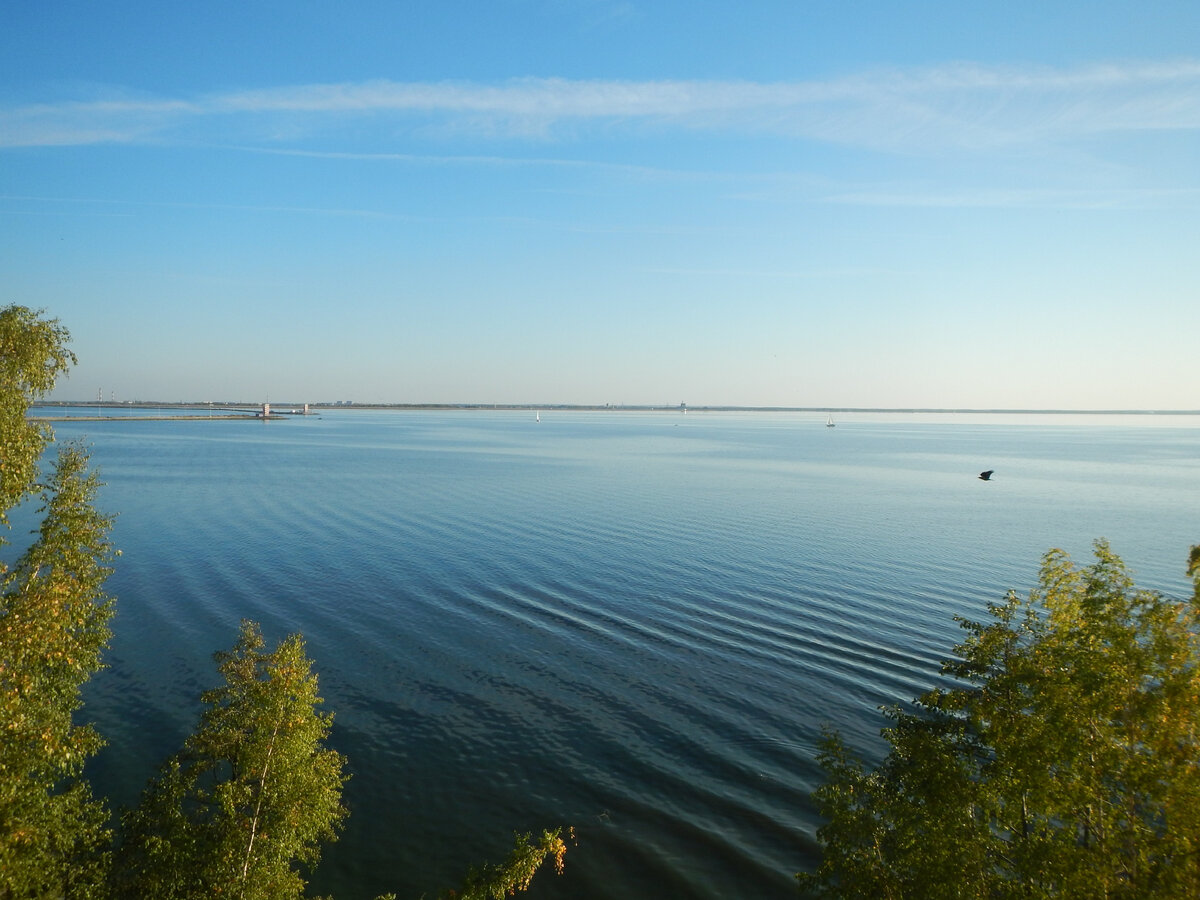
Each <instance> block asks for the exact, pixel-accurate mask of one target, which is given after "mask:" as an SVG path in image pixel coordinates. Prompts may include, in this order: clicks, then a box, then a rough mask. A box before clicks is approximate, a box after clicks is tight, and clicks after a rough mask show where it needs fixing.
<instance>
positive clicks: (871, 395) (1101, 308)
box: [0, 0, 1200, 409]
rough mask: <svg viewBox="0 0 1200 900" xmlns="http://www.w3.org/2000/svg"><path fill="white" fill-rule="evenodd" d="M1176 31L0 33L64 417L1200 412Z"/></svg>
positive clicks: (1182, 71) (545, 28) (752, 19)
mask: <svg viewBox="0 0 1200 900" xmlns="http://www.w3.org/2000/svg"><path fill="white" fill-rule="evenodd" d="M1198 248H1200V4H1197V3H1194V2H1190V0H1189V2H1163V3H1155V2H1142V3H1124V2H1087V3H1084V2H1078V3H1076V2H1060V3H1046V2H1038V3H1028V2H1020V0H1018V2H1006V3H981V4H971V3H961V2H955V3H950V2H945V3H943V2H911V3H897V2H884V0H877V2H854V0H842V2H800V0H791V2H778V3H776V2H759V3H734V2H695V0H693V2H688V3H676V2H660V3H639V2H607V0H491V2H476V3H462V2H456V0H443V2H439V3H415V2H407V3H401V2H366V3H333V2H302V0H291V2H288V3H274V2H270V3H253V2H245V0H243V2H239V3H227V2H206V3H201V4H190V5H188V6H187V7H186V8H183V7H182V6H181V5H178V4H166V3H157V2H156V3H151V2H119V0H118V2H109V3H104V4H97V3H94V2H56V3H41V4H32V3H29V4H17V3H10V4H5V6H4V9H3V11H0V303H21V304H24V305H27V306H32V307H42V308H45V309H46V310H47V311H48V312H49V313H50V314H52V315H54V316H57V317H59V318H60V319H61V320H62V321H63V323H64V324H65V325H67V327H68V328H69V329H70V330H71V332H72V334H73V337H74V343H73V348H74V350H75V352H76V354H77V355H78V357H79V365H78V366H77V367H76V369H75V370H74V371H73V373H72V375H71V377H70V378H69V380H67V381H66V382H64V383H63V385H62V386H61V387H60V388H59V389H58V390H57V391H56V394H55V396H57V397H59V398H62V399H73V398H80V399H87V398H95V396H96V393H97V391H98V390H102V391H103V392H104V396H105V398H106V399H107V398H109V397H110V396H115V397H116V399H118V400H122V399H161V400H209V399H214V400H221V399H237V400H258V399H262V398H266V397H270V398H273V399H278V400H288V401H305V400H307V401H314V402H315V401H326V400H338V399H350V400H356V401H360V402H485V403H487V402H500V403H630V404H633V403H638V404H640V403H671V404H676V403H680V402H687V403H688V404H690V405H693V406H702V405H726V404H730V405H767V406H835V407H846V406H849V407H855V406H860V407H861V406H870V407H914V406H916V407H956V408H958V407H975V408H996V407H1000V408H1028V407H1042V408H1081V409H1086V408H1159V409H1164V408H1185V409H1195V408H1200V399H1198V398H1200V393H1198V392H1197V388H1196V385H1197V384H1200V377H1198V376H1200V365H1198V363H1197V358H1198V354H1197V352H1196V349H1195V348H1196V346H1197V339H1198V336H1200V249H1198Z"/></svg>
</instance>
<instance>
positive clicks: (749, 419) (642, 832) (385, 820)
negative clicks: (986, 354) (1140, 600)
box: [56, 411, 1200, 898]
mask: <svg viewBox="0 0 1200 900" xmlns="http://www.w3.org/2000/svg"><path fill="white" fill-rule="evenodd" d="M56 428H57V431H58V434H59V437H60V438H69V437H72V436H77V435H86V436H87V439H88V440H89V442H90V443H91V444H92V448H93V455H94V459H95V461H96V462H97V463H98V464H99V466H100V467H101V469H102V475H103V478H104V480H105V481H106V482H107V486H106V487H105V488H104V489H103V492H102V502H103V504H104V506H105V508H106V509H109V510H113V511H116V512H119V513H120V516H119V519H118V522H117V525H116V529H115V541H116V543H117V545H118V546H119V547H121V548H122V550H123V551H124V556H123V557H122V559H121V560H120V561H119V563H118V568H117V573H116V574H115V575H114V576H113V578H112V579H111V581H110V585H109V586H110V588H111V590H112V592H113V593H115V594H116V595H117V596H118V598H119V599H118V609H119V612H118V617H117V619H116V621H115V630H116V638H115V640H114V642H113V648H112V651H111V653H110V654H109V662H110V663H111V668H110V669H108V670H106V671H105V672H104V673H102V674H101V675H100V676H98V677H97V678H96V679H95V681H94V683H93V684H92V686H91V687H90V688H89V696H88V707H87V710H88V712H89V713H90V715H91V716H92V717H93V718H94V719H95V720H96V721H97V724H98V726H99V728H100V730H101V731H102V732H103V733H104V734H105V735H106V736H107V737H108V739H109V747H108V749H106V750H105V751H104V752H103V754H102V755H101V757H100V758H99V759H98V760H97V762H96V764H95V765H94V766H93V771H94V775H95V777H96V779H97V785H98V788H99V790H100V791H101V792H103V793H107V794H109V795H110V796H112V797H114V798H116V799H117V800H118V802H123V803H132V802H134V801H135V800H136V797H137V794H138V792H139V790H140V789H141V787H142V786H143V784H144V782H145V779H146V778H147V777H148V776H149V775H150V774H151V772H152V771H153V769H154V767H155V766H156V765H157V763H158V762H160V761H161V760H162V758H163V757H165V755H166V754H167V753H169V752H171V751H172V750H174V749H175V748H176V747H177V745H178V743H179V741H181V740H182V737H183V736H184V735H185V734H186V733H187V732H188V731H189V730H190V728H191V726H192V723H193V721H194V718H195V716H196V713H197V710H198V706H197V702H198V701H197V695H198V693H199V691H200V690H202V689H204V688H205V687H208V686H210V685H211V684H212V683H213V681H214V678H215V670H214V667H213V665H212V663H211V661H210V655H211V653H212V651H214V650H216V649H218V648H222V647H227V646H229V645H230V644H232V642H233V640H234V639H235V637H236V630H237V622H238V620H239V619H241V618H242V617H250V618H254V619H257V620H258V621H260V622H261V623H262V624H263V627H264V631H265V632H266V634H267V635H268V636H269V637H270V636H275V637H279V636H282V635H283V634H285V633H287V632H291V631H301V632H303V633H304V635H305V636H306V638H307V642H308V651H309V654H310V655H311V656H312V657H313V658H314V660H315V661H316V667H317V670H318V671H319V672H320V677H321V689H322V694H323V695H324V697H325V698H326V701H327V707H328V708H329V709H330V710H332V711H333V712H334V713H335V726H334V732H333V741H334V743H335V745H336V747H337V749H339V750H341V751H342V752H344V753H346V754H347V755H348V757H349V759H350V768H351V771H352V773H353V778H352V780H351V782H350V783H349V785H348V787H347V790H346V794H345V798H346V802H347V804H348V805H349V806H350V808H351V817H350V819H349V820H348V825H347V829H346V831H345V834H344V836H343V838H342V840H341V841H340V842H339V843H338V844H337V845H335V846H333V847H331V848H329V849H328V850H327V851H326V854H325V860H324V862H323V863H322V866H321V868H320V870H319V872H318V875H317V878H316V879H315V881H314V885H313V886H314V889H315V890H318V891H322V892H332V893H335V894H336V895H337V896H338V897H340V898H356V897H362V898H367V897H373V896H375V895H376V894H378V893H381V892H383V891H388V890H391V891H396V893H397V894H398V895H399V896H401V897H417V896H419V895H420V894H421V893H422V892H433V891H435V890H436V889H437V888H439V887H441V886H443V885H446V884H449V883H452V882H454V881H455V880H456V878H457V877H458V875H459V874H460V873H461V872H462V871H463V870H464V869H465V868H466V866H467V865H468V864H469V863H471V862H478V861H480V860H482V859H486V858H493V859H495V858H498V857H499V856H500V855H501V854H502V853H504V852H505V850H506V849H507V847H508V846H509V845H510V842H511V834H512V832H513V831H514V830H519V831H526V830H533V829H537V828H540V827H542V826H549V825H555V824H573V825H575V826H576V829H577V832H578V834H579V847H578V848H577V849H575V850H573V851H572V852H571V853H570V854H569V855H568V865H567V875H565V876H564V877H563V878H562V879H555V878H550V877H546V878H543V879H542V880H541V881H540V882H538V883H536V884H535V895H536V896H545V897H550V896H560V897H562V896H569V897H573V898H589V897H597V898H598V897H635V896H637V897H652V896H689V897H730V896H762V897H771V896H776V897H789V896H792V895H793V893H794V889H793V883H792V880H791V873H792V872H794V871H796V870H797V869H800V868H803V867H805V866H806V865H809V864H811V862H812V858H813V847H814V845H813V831H814V829H815V827H816V822H815V820H814V817H813V811H812V808H811V806H810V805H809V803H808V800H807V793H808V791H809V790H811V789H812V787H814V785H815V783H816V779H817V778H818V777H819V772H818V771H817V770H816V769H815V766H814V764H813V762H812V756H813V753H814V744H815V741H816V739H817V736H818V734H819V729H820V726H821V724H822V723H831V724H833V725H835V726H836V727H838V728H840V729H842V730H843V732H844V733H845V734H846V735H847V736H848V737H849V739H850V740H851V741H852V742H854V743H856V744H858V745H859V746H863V747H866V748H868V749H871V750H874V749H877V748H878V742H877V736H876V733H877V729H878V727H879V724H880V720H879V717H878V714H877V712H876V709H877V707H878V706H879V705H880V704H883V703H889V702H893V701H901V700H905V699H908V698H910V697H912V696H914V695H915V694H917V693H918V692H920V691H921V690H923V689H924V688H925V687H927V686H928V685H929V684H930V683H931V682H932V680H933V678H934V677H935V674H936V671H937V665H938V661H939V660H940V659H941V658H942V657H944V656H945V655H946V654H947V653H948V652H949V651H950V648H951V647H952V646H953V644H954V643H955V642H956V641H957V640H958V637H959V634H958V629H957V627H956V626H955V625H954V623H953V621H952V616H953V615H954V614H956V613H962V614H967V615H971V616H979V615H981V614H982V611H983V609H984V605H985V604H986V602H987V601H988V600H992V599H998V598H999V597H1001V596H1003V594H1004V593H1005V591H1007V590H1008V589H1009V588H1017V589H1019V590H1022V591H1024V590H1026V589H1028V587H1029V586H1030V585H1031V584H1032V582H1033V579H1034V578H1035V575H1036V570H1037V565H1038V561H1039V558H1040V556H1041V554H1042V553H1043V552H1044V551H1045V550H1046V549H1048V548H1049V547H1051V546H1062V547H1064V548H1065V549H1067V550H1068V551H1069V552H1071V553H1073V554H1074V555H1075V556H1076V557H1077V558H1079V559H1081V560H1084V559H1085V558H1086V556H1087V554H1088V553H1089V549H1090V544H1091V541H1092V539H1093V538H1096V537H1100V536H1104V537H1107V538H1109V539H1110V540H1111V542H1112V544H1113V546H1114V548H1115V549H1116V550H1117V552H1118V553H1120V554H1122V555H1123V556H1124V557H1125V558H1126V560H1127V561H1128V562H1129V563H1130V564H1131V565H1132V566H1133V567H1134V568H1135V570H1136V573H1137V575H1138V576H1139V580H1140V582H1141V583H1143V584H1146V585H1148V586H1151V587H1156V588H1159V589H1163V590H1167V591H1170V592H1173V593H1182V592H1183V590H1184V588H1185V580H1184V576H1183V568H1184V566H1183V562H1184V559H1185V557H1186V551H1187V547H1188V546H1189V545H1190V544H1191V543H1194V542H1196V541H1200V534H1197V533H1196V522H1195V518H1194V511H1195V510H1196V509H1200V454H1198V453H1197V452H1196V450H1197V438H1200V429H1197V428H1196V427H1195V423H1194V422H1192V421H1191V420H1189V419H1181V420H1179V421H1177V422H1173V423H1171V424H1170V425H1168V426H1163V425H1161V424H1159V423H1155V427H1150V426H1148V425H1146V424H1145V423H1144V422H1141V421H1132V422H1130V421H1125V420H1119V421H1118V420H1114V419H1109V420H1105V421H1103V422H1100V423H1092V422H1082V421H1080V420H1072V419H1064V420H1060V419H1045V418H1043V419H1037V418H1036V417H1035V418H1034V420H1033V421H1032V422H1030V421H1025V420H1021V421H1008V420H1003V419H998V418H993V419H986V418H985V419H984V420H982V421H976V420H975V419H974V418H967V419H963V418H956V417H940V418H938V417H904V416H891V417H888V416H877V417H874V418H868V417H860V418H859V419H856V418H855V417H853V416H845V415H844V416H841V417H839V419H838V427H837V428H836V429H827V428H825V427H824V417H823V416H819V415H816V414H808V415H804V414H782V413H780V414H736V413H722V414H715V413H714V414H704V413H696V412H692V413H689V414H688V415H687V416H686V417H684V416H681V415H678V414H665V413H653V414H651V413H644V414H634V413H582V412H573V413H546V414H543V415H542V416H541V421H540V422H535V420H534V417H533V415H532V414H529V415H526V414H524V413H520V412H504V413H501V412H497V413H490V412H478V411H472V412H420V413H415V412H340V411H339V412H337V413H332V414H326V415H323V416H321V417H313V418H308V419H290V420H287V421H281V422H269V423H264V422H249V421H248V422H226V421H213V422H207V423H185V424H180V423H171V422H148V421H147V422H106V423H96V422H91V423H87V422H80V423H73V422H71V423H62V424H59V425H57V426H56ZM985 468H993V469H995V470H996V475H995V480H994V481H993V482H991V483H982V482H980V481H979V480H978V479H977V478H976V477H975V476H976V475H977V474H978V472H979V471H980V470H982V469H985Z"/></svg>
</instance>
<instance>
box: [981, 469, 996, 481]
mask: <svg viewBox="0 0 1200 900" xmlns="http://www.w3.org/2000/svg"><path fill="white" fill-rule="evenodd" d="M995 471H996V470H995V469H988V470H987V471H986V472H980V473H979V480H980V481H991V480H992V473H993V472H995Z"/></svg>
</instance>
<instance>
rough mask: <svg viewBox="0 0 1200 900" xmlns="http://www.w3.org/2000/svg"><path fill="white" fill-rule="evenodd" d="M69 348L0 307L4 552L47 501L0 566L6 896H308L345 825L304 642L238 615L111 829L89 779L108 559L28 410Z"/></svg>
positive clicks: (334, 757) (497, 876)
mask: <svg viewBox="0 0 1200 900" xmlns="http://www.w3.org/2000/svg"><path fill="white" fill-rule="evenodd" d="M68 340H69V335H68V333H67V330H66V329H65V328H64V327H63V326H62V325H60V324H59V322H58V321H57V320H55V319H47V318H46V317H45V316H44V315H43V314H42V313H41V312H38V311H34V310H30V309H27V308H25V307H22V306H8V307H4V308H0V525H2V526H3V530H2V531H0V549H2V548H3V547H5V546H11V543H10V541H9V540H8V539H7V537H6V536H5V534H4V533H3V532H5V531H7V530H8V529H9V528H10V527H11V526H10V523H9V513H10V511H11V510H13V509H14V508H15V507H16V506H18V505H19V504H21V503H24V502H27V501H29V502H32V501H34V500H35V498H36V499H37V500H40V504H41V507H40V513H41V518H40V525H39V529H38V531H37V533H36V537H35V538H34V540H33V542H32V544H31V545H30V546H29V548H28V549H27V550H26V551H25V552H24V553H22V554H20V556H19V558H17V559H15V560H12V561H11V563H10V562H8V561H4V560H0V900H17V898H67V900H75V898H80V900H92V898H95V900H105V898H109V897H120V898H124V897H136V898H141V900H192V898H196V900H199V898H205V900H207V898H211V897H236V898H243V900H284V898H299V897H303V896H304V892H305V875H306V873H308V872H311V870H312V868H313V867H314V866H315V865H316V864H317V862H318V860H319V859H320V854H321V846H322V844H323V843H326V842H328V841H332V840H335V839H336V838H337V836H338V833H339V831H340V829H341V827H342V825H343V822H344V820H345V818H346V808H345V807H344V806H343V805H342V802H341V794H342V787H343V785H344V784H345V783H346V780H347V777H348V776H347V775H346V774H345V762H346V761H345V759H344V758H343V757H342V756H341V754H339V753H337V752H336V751H334V750H332V749H330V748H328V747H327V746H326V741H327V739H328V737H329V730H330V725H331V722H332V715H331V714H329V713H325V712H322V711H321V710H320V707H321V702H322V701H321V698H320V696H319V695H318V693H317V677H316V675H315V674H314V673H313V671H312V663H311V662H310V660H309V659H308V658H307V656H306V655H305V652H304V642H303V640H302V638H301V637H300V636H299V635H293V636H291V637H288V638H286V639H285V640H284V641H282V642H281V643H280V644H279V645H278V646H276V647H275V648H274V649H268V648H267V646H266V644H265V642H264V640H263V637H262V634H261V632H260V629H259V627H258V626H257V625H256V624H254V623H253V622H243V624H242V627H241V632H240V635H239V637H238V640H237V642H236V644H235V645H234V647H233V649H232V650H230V651H227V652H222V653H218V654H217V663H218V671H219V673H220V675H221V677H222V679H223V683H222V684H221V685H220V686H219V687H217V688H214V689H213V690H211V691H208V692H206V693H204V694H203V695H202V698H201V699H202V702H203V704H204V712H203V715H202V717H201V719H200V722H199V724H198V726H197V728H196V730H195V732H194V733H193V734H192V735H191V736H189V737H188V738H187V740H186V741H185V742H184V745H183V747H182V748H181V749H180V750H179V752H178V753H176V754H175V755H174V756H172V757H171V758H170V759H169V760H167V762H166V763H165V764H164V765H163V766H162V768H161V770H160V771H159V773H158V775H157V776H156V777H155V778H153V779H152V780H151V782H150V784H149V786H148V787H147V788H146V790H145V792H144V793H143V795H142V799H141V802H140V803H139V804H138V806H137V807H136V808H135V809H132V810H126V811H125V812H124V814H123V815H121V817H120V821H119V827H116V828H113V827H112V824H111V821H110V814H109V809H108V806H107V805H106V803H105V802H104V801H103V799H101V798H97V797H95V796H94V795H93V793H92V791H91V789H90V787H89V785H88V783H87V781H86V780H85V779H84V777H83V767H84V763H85V762H86V761H87V759H88V758H89V757H91V756H92V755H93V754H95V753H96V752H97V751H98V750H99V748H100V747H101V746H102V745H103V739H102V737H101V736H100V735H99V734H97V733H96V731H95V730H94V729H93V728H92V727H91V726H89V725H80V724H76V723H75V721H74V720H73V716H74V714H75V713H76V712H77V711H78V710H79V708H80V706H81V699H80V692H81V689H82V687H83V685H84V684H85V683H86V682H87V680H88V679H89V678H90V677H91V676H92V675H93V674H94V673H95V672H96V671H98V670H99V669H100V668H101V654H102V652H103V650H104V649H105V647H106V646H107V643H108V641H109V638H110V637H111V632H110V630H109V621H110V619H111V617H112V614H113V604H114V600H113V598H112V597H110V596H108V595H107V594H106V593H105V592H104V582H105V579H106V578H107V576H108V575H109V574H110V572H111V571H112V569H111V566H112V564H113V562H114V561H115V559H116V557H117V556H119V552H118V551H117V550H115V549H114V548H113V546H112V544H111V543H110V541H109V532H110V526H111V524H112V519H111V517H110V516H107V515H104V514H102V513H100V512H98V511H97V509H96V506H95V498H96V491H97V488H98V486H99V483H98V480H97V478H96V475H95V474H94V473H93V472H91V471H90V470H89V459H88V455H87V453H86V452H85V450H84V449H83V447H81V446H79V445H77V444H68V445H66V446H63V447H61V449H60V450H59V452H58V454H57V457H56V458H55V460H54V461H53V463H52V466H51V470H50V472H49V473H48V475H46V476H45V477H44V478H42V477H41V475H40V469H39V460H40V459H41V457H42V454H43V451H45V450H46V449H47V447H48V445H49V444H50V443H51V441H52V439H53V435H52V432H51V430H50V428H49V426H48V425H46V424H45V423H39V422H36V421H32V420H30V419H29V418H28V417H27V413H28V411H29V407H30V405H31V404H32V403H33V402H34V401H36V400H37V399H39V398H41V397H43V396H44V395H45V394H46V393H47V392H48V391H49V390H50V389H51V388H52V387H53V386H54V383H55V380H56V379H57V378H58V377H59V376H60V375H61V374H62V373H63V372H65V371H66V370H67V369H68V368H69V367H70V366H71V365H72V364H73V363H74V362H75V357H74V356H73V354H72V353H71V352H70V351H69V350H68V349H67V342H68ZM568 835H569V832H568ZM565 852H566V843H565V841H564V837H563V832H562V830H561V829H559V830H552V831H545V832H543V833H542V834H540V835H539V836H537V837H536V838H535V837H533V836H531V835H523V836H519V837H518V838H517V839H516V842H515V845H514V847H513V850H512V851H511V853H510V854H509V856H508V858H507V859H506V860H504V861H503V862H502V863H500V864H497V865H493V866H487V867H484V868H481V869H477V870H473V871H472V872H470V873H469V874H468V875H467V877H466V878H465V880H464V883H463V884H462V885H461V886H460V888H459V889H458V890H453V891H446V892H445V893H444V894H443V896H444V897H456V898H479V900H482V898H501V897H504V896H507V895H508V894H511V893H513V892H515V891H517V890H524V889H525V888H526V887H528V886H529V884H530V882H531V880H532V878H533V876H534V873H535V872H536V871H537V870H538V868H539V867H540V866H541V865H542V863H543V862H544V861H545V860H547V859H548V858H552V859H553V860H554V863H555V865H556V867H557V868H558V870H559V871H561V870H562V864H563V855H564V853H565ZM381 900H384V898H381ZM393 900H394V898H393Z"/></svg>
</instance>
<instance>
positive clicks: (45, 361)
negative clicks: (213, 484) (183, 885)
mask: <svg viewBox="0 0 1200 900" xmlns="http://www.w3.org/2000/svg"><path fill="white" fill-rule="evenodd" d="M66 339H67V333H66V331H65V329H63V328H61V327H59V325H58V323H57V322H54V321H46V320H44V319H41V318H40V317H39V315H38V314H37V313H34V312H32V311H31V310H28V309H25V308H23V307H14V306H10V307H7V308H5V309H3V310H0V523H3V524H4V525H7V524H8V517H7V513H8V511H9V510H10V509H12V507H13V506H14V505H15V504H16V503H19V502H21V501H22V500H24V499H26V498H28V497H30V496H32V495H34V494H40V496H41V499H42V509H41V512H42V519H41V526H40V529H39V531H38V533H37V536H36V538H35V540H34V541H33V543H32V544H31V545H30V547H29V549H28V550H27V551H26V552H25V553H24V554H23V555H22V556H21V557H20V559H18V560H16V561H15V562H13V563H11V564H9V563H8V562H7V561H5V563H4V565H3V567H2V569H0V896H2V897H43V896H47V897H54V896H68V897H87V896H94V895H97V894H98V893H99V892H100V891H101V888H102V885H103V874H104V869H105V866H106V863H107V853H106V848H107V843H108V839H109V834H108V831H107V829H106V826H105V822H106V819H107V813H106V811H105V809H104V807H103V806H102V805H101V804H100V803H98V802H96V801H95V800H93V799H92V796H91V793H90V791H89V789H88V786H87V784H86V783H85V782H84V781H83V780H82V779H81V774H82V771H83V764H84V762H85V761H86V760H87V758H88V757H89V756H91V755H92V754H93V753H95V752H96V750H97V749H98V748H99V747H100V745H101V743H102V742H101V740H100V738H99V736H98V735H97V734H96V733H95V732H94V731H93V730H92V729H91V728H90V727H88V726H80V725H76V724H74V723H73V722H72V714H73V713H74V712H75V711H76V710H77V709H78V707H79V705H80V688H81V687H82V686H83V684H84V682H86V681H87V679H88V678H89V677H90V676H91V675H92V673H93V672H95V671H96V670H97V669H99V668H100V652H101V650H102V649H103V647H104V646H105V645H106V644H107V642H108V638H109V631H108V624H107V623H108V620H109V618H110V616H111V614H112V603H111V600H110V599H109V598H108V597H106V596H105V595H104V593H103V583H104V580H105V578H106V577H107V576H108V574H109V571H110V570H109V568H108V565H107V564H108V562H109V561H110V560H111V558H112V556H113V555H114V554H113V550H112V547H111V545H110V544H109V541H108V531H109V527H110V524H111V521H110V519H109V517H107V516H103V515H101V514H99V513H98V512H96V510H95V508H94V506H93V501H94V499H95V494H96V489H97V486H98V483H97V480H96V477H95V476H94V475H93V474H91V473H89V472H88V457H87V454H86V453H84V451H83V450H82V449H81V448H79V447H76V446H67V447H65V448H63V449H62V451H61V452H60V453H59V455H58V458H57V460H56V462H55V464H54V468H53V471H52V473H51V474H50V477H49V478H47V479H46V480H45V482H44V483H43V484H38V483H37V480H36V479H37V461H38V458H39V456H40V455H41V453H42V450H43V449H44V448H45V446H46V444H47V443H48V442H49V441H50V439H51V435H50V433H49V430H48V429H46V428H44V427H40V426H38V425H36V424H32V423H30V422H27V421H26V419H25V414H26V412H27V410H28V408H29V406H30V404H31V403H32V402H33V401H34V400H36V399H37V398H38V397H40V396H41V395H43V394H44V393H45V392H46V391H47V390H49V389H50V387H52V386H53V383H54V379H55V377H56V376H57V375H58V374H59V373H60V372H62V371H63V369H65V368H66V366H67V365H68V363H69V362H71V361H73V357H72V356H71V355H70V353H68V352H67V351H66V350H65V348H64V347H63V342H64V341H65V340H66ZM7 544H8V542H7V540H6V539H4V537H3V536H2V535H0V548H2V547H3V546H5V545H7Z"/></svg>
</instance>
